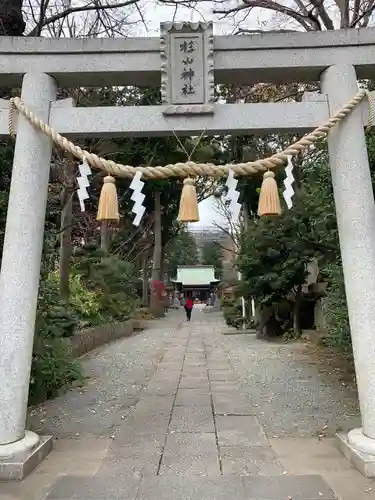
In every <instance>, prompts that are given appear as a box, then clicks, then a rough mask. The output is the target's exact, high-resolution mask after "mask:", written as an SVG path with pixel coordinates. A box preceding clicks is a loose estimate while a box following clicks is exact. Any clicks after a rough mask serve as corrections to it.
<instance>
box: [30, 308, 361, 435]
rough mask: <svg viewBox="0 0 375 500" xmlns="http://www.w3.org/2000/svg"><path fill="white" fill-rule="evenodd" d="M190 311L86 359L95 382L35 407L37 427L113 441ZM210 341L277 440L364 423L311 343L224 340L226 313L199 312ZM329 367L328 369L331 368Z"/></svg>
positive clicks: (351, 394)
mask: <svg viewBox="0 0 375 500" xmlns="http://www.w3.org/2000/svg"><path fill="white" fill-rule="evenodd" d="M183 319H184V317H183V311H178V312H177V311H171V312H170V313H169V314H168V317H166V318H165V319H163V320H162V321H160V322H154V323H153V324H151V325H150V326H151V328H150V329H148V330H145V331H144V332H141V333H139V334H137V335H135V336H134V337H130V338H125V339H123V340H119V341H117V342H114V343H111V344H109V345H107V346H104V347H102V348H100V349H97V350H96V351H93V352H92V353H90V354H89V355H87V356H85V357H84V358H82V360H83V365H84V369H85V373H86V375H87V376H88V381H87V383H86V384H85V386H84V387H82V388H74V389H72V390H70V391H68V392H67V393H66V394H65V395H63V396H60V397H58V398H56V399H54V400H53V401H47V402H46V403H44V404H43V405H40V406H39V407H37V408H34V409H32V410H31V411H30V414H29V428H31V429H33V430H35V431H37V432H39V433H42V434H52V435H54V436H55V437H57V438H74V437H77V438H78V437H80V436H85V435H89V436H90V435H91V436H101V437H110V436H112V435H113V434H114V432H115V431H116V429H117V428H118V427H119V426H120V425H121V422H122V420H123V419H124V418H125V417H126V416H127V415H128V414H129V413H130V412H131V411H132V409H133V408H134V406H135V404H136V402H137V401H138V400H139V397H140V394H141V391H142V389H143V388H144V387H145V386H147V384H148V381H149V380H150V378H151V377H152V375H153V374H154V373H155V371H156V368H157V364H158V362H159V361H160V360H161V359H162V357H163V355H164V353H165V352H166V349H167V348H168V346H169V345H170V344H171V343H174V344H178V343H179V342H180V340H179V339H177V338H176V335H174V331H175V329H176V328H178V325H179V324H180V322H181V320H183ZM192 320H193V322H194V324H195V325H196V328H197V329H199V330H200V331H201V332H202V336H203V337H205V338H206V339H207V340H208V341H209V342H213V343H215V344H217V345H221V346H222V347H223V348H224V350H225V351H226V352H227V354H228V356H229V357H230V360H231V363H232V365H233V367H234V368H235V370H236V371H237V373H238V375H239V376H240V379H241V389H242V391H243V392H244V393H245V394H246V396H247V397H248V398H249V399H250V401H251V402H252V404H253V405H254V408H255V410H256V413H257V416H258V418H259V421H260V423H261V425H262V426H263V428H264V431H265V432H266V434H267V435H268V436H269V437H282V436H291V437H298V436H316V435H320V434H321V435H324V436H332V435H334V434H335V432H336V431H337V430H341V429H343V430H348V429H350V428H353V427H358V426H359V425H360V417H359V410H358V403H357V395H356V392H355V390H354V389H353V388H351V387H348V386H347V385H342V383H341V382H340V380H339V379H338V377H337V376H336V375H335V372H334V371H332V372H330V371H327V370H326V371H324V370H323V372H324V373H322V370H321V368H322V364H324V362H325V361H324V359H322V360H321V363H320V362H318V363H317V362H316V359H315V360H313V359H312V355H311V353H310V349H309V347H308V346H306V345H305V344H303V343H300V342H296V343H289V344H280V343H273V342H266V341H261V340H257V339H256V338H255V335H251V334H250V335H230V336H229V335H222V332H223V331H224V330H225V329H226V327H225V325H224V323H223V320H222V318H221V315H220V314H218V313H207V314H205V313H203V312H202V311H200V310H199V309H198V308H197V309H195V310H194V313H193V318H192ZM323 368H324V366H323Z"/></svg>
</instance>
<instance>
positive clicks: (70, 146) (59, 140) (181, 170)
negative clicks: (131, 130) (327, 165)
mask: <svg viewBox="0 0 375 500" xmlns="http://www.w3.org/2000/svg"><path fill="white" fill-rule="evenodd" d="M364 97H367V99H368V105H369V113H368V125H367V128H366V130H367V131H368V130H369V129H370V128H371V126H372V123H373V120H374V105H373V102H372V99H371V94H370V92H369V91H368V90H367V89H361V90H359V91H358V92H357V94H356V95H355V96H354V97H353V98H352V99H351V100H350V101H349V102H348V103H347V104H345V105H344V106H343V107H342V108H341V109H340V110H339V111H338V112H337V113H336V114H335V115H334V116H332V117H331V118H329V119H328V120H327V121H326V122H325V123H323V124H322V125H320V126H319V127H317V128H316V129H315V130H313V131H312V132H311V133H309V134H306V135H305V136H303V137H302V138H301V139H300V140H298V141H297V142H295V143H294V144H292V145H291V146H289V147H287V148H286V149H284V151H282V152H281V153H276V154H274V155H272V156H270V157H269V158H264V159H261V160H256V161H249V162H245V163H237V164H233V165H232V164H227V165H214V164H212V163H195V162H193V161H187V162H186V163H176V164H174V165H172V164H169V165H166V166H164V167H163V166H156V167H152V166H147V167H132V166H130V165H122V164H120V163H116V162H114V161H111V160H106V159H104V158H101V157H100V156H97V155H96V154H94V153H90V152H89V151H86V150H84V149H81V148H80V147H79V146H77V145H75V144H74V143H72V142H71V141H69V140H68V139H67V138H66V137H63V136H62V135H60V134H59V133H58V132H56V130H54V129H53V128H52V127H50V126H49V125H47V124H46V123H43V122H42V121H41V120H40V119H39V118H38V117H37V116H36V115H35V113H34V112H33V111H31V110H30V109H28V108H27V107H26V105H25V104H24V103H23V102H22V101H21V99H20V98H19V97H13V98H11V99H10V101H9V133H10V135H11V136H12V137H13V138H14V137H15V131H14V123H13V114H14V109H17V110H18V111H19V112H20V113H21V114H22V115H23V116H24V117H25V118H27V119H28V120H29V121H30V123H32V125H33V126H34V127H35V128H37V129H39V130H41V131H42V132H43V133H44V134H46V135H47V136H48V137H51V138H52V140H53V142H54V143H55V144H57V145H58V146H60V148H62V149H63V150H65V151H67V152H69V153H71V154H72V155H73V156H75V157H76V158H78V159H79V160H83V159H85V158H86V160H87V161H88V163H89V164H90V165H91V166H92V167H93V168H98V169H100V170H104V171H105V172H107V174H112V175H117V176H121V177H133V176H134V175H135V173H136V172H137V171H141V172H142V177H143V178H145V179H166V178H167V177H195V176H205V177H222V176H226V175H228V171H229V169H232V170H233V172H234V174H235V175H236V176H246V175H252V174H257V173H258V172H264V171H265V170H268V169H273V168H275V167H277V166H279V165H283V164H284V163H286V161H287V157H288V156H296V155H298V154H299V153H300V152H301V151H302V150H304V149H305V148H307V147H309V146H311V145H312V144H314V143H315V142H316V141H318V140H319V139H321V138H323V137H326V136H327V134H328V132H329V130H330V129H331V128H333V127H334V126H335V125H337V124H338V123H339V122H341V121H342V120H343V119H344V118H345V117H346V116H347V115H348V114H349V113H350V112H351V111H352V110H353V109H354V108H355V107H356V106H357V105H358V104H359V103H360V102H361V101H362V99H363V98H364Z"/></svg>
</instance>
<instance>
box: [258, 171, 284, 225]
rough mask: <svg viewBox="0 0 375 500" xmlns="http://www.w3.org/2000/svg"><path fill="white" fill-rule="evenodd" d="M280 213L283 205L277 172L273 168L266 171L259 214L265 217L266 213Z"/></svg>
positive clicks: (260, 195)
mask: <svg viewBox="0 0 375 500" xmlns="http://www.w3.org/2000/svg"><path fill="white" fill-rule="evenodd" d="M280 214H281V206H280V198H279V191H278V189H277V183H276V181H275V174H274V173H273V172H271V170H267V172H265V173H264V176H263V182H262V187H261V188H260V194H259V203H258V215H259V216H260V217H263V216H265V215H266V216H267V215H280Z"/></svg>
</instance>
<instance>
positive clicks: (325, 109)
mask: <svg viewBox="0 0 375 500" xmlns="http://www.w3.org/2000/svg"><path fill="white" fill-rule="evenodd" d="M41 67H43V68H44V69H43V71H41V70H39V68H41ZM357 78H375V29H374V28H366V29H363V30H346V31H345V30H343V31H336V32H323V33H319V34H317V33H286V34H285V33H284V34H269V35H254V36H246V37H245V36H243V37H213V35H212V25H211V24H203V23H197V24H178V25H172V24H165V25H163V26H162V33H161V39H160V40H159V39H126V40H123V39H121V40H112V39H111V40H109V39H108V40H105V39H98V40H69V39H64V40H54V39H42V38H6V37H5V38H2V39H1V40H0V80H1V85H2V86H10V87H13V88H16V87H19V86H21V84H22V96H21V97H22V100H23V102H24V103H25V104H26V106H27V107H28V108H30V109H32V110H33V111H34V112H35V114H36V115H37V116H38V117H39V118H40V119H42V120H43V121H44V122H45V123H48V124H49V125H50V126H52V127H53V128H54V129H55V130H57V131H58V132H59V133H61V134H63V135H66V136H68V137H70V138H82V137H95V136H98V137H104V136H112V137H113V136H119V135H121V136H124V135H129V136H155V135H170V134H172V133H173V132H174V133H176V134H178V135H183V134H184V135H198V134H199V133H201V131H202V130H205V133H206V134H207V135H213V134H227V133H236V134H244V133H265V132H270V131H277V132H308V131H311V130H312V129H314V128H315V127H317V126H318V125H319V124H320V123H321V122H324V121H325V120H327V119H328V118H329V116H331V115H332V114H334V113H335V112H336V111H337V110H338V109H340V107H341V106H342V105H344V104H345V103H346V102H347V101H349V100H350V99H351V98H352V97H353V96H354V95H355V94H356V93H357V91H358V84H357ZM318 80H320V82H321V93H320V94H319V93H317V94H315V93H312V94H311V93H310V94H309V93H308V94H305V96H304V99H303V101H302V102H301V103H273V104H216V103H215V102H214V94H213V92H214V85H215V84H218V83H236V84H253V83H254V82H259V81H263V82H275V83H278V82H288V81H318ZM160 84H161V88H162V97H163V104H162V105H161V106H145V107H96V108H75V107H74V106H73V102H72V101H71V100H65V101H63V102H56V93H57V86H59V87H75V86H104V85H137V86H142V85H145V86H148V85H160ZM7 107H8V103H7V102H5V101H0V135H1V136H6V135H7V134H8V110H7ZM366 121H367V108H366V106H365V105H360V106H358V107H357V108H356V109H355V110H354V111H353V112H351V114H350V115H349V116H347V117H346V118H345V120H344V121H343V122H342V123H341V124H339V125H338V126H337V127H335V129H334V130H332V132H330V134H329V137H328V146H329V156H330V164H331V172H332V183H333V188H334V196H335V204H336V212H337V221H338V228H339V235H340V247H341V255H342V262H343V269H344V276H345V286H346V294H347V302H348V309H349V317H350V326H351V333H352V339H353V349H354V357H355V364H356V373H357V381H358V391H359V399H360V407H361V415H362V428H361V429H356V430H352V431H350V432H349V434H348V435H342V436H341V437H340V443H341V446H342V449H343V450H344V451H345V453H346V455H347V456H348V457H349V458H350V459H351V460H353V463H355V465H356V466H357V467H359V468H360V470H361V471H362V472H363V473H365V474H366V475H369V476H375V392H374V388H375V364H374V363H373V360H374V355H375V337H374V332H375V314H374V304H375V204H374V196H373V191H372V184H371V177H370V170H369V163H368V157H367V151H366V142H365V135H364V123H366ZM16 129H17V140H16V146H15V156H14V165H13V174H12V183H11V189H10V198H9V208H8V217H7V224H6V233H5V242H4V251H3V257H2V267H1V276H0V460H1V467H0V478H7V477H9V476H10V474H11V473H13V474H14V470H15V464H18V469H17V474H16V475H18V477H22V475H23V471H24V466H25V464H26V463H28V464H29V468H30V464H31V463H32V464H33V466H35V465H36V464H37V462H38V460H39V459H41V458H43V456H45V454H46V453H48V451H49V449H50V446H51V441H50V439H49V438H40V437H39V436H37V435H36V434H34V433H31V432H27V431H25V420H26V411H27V394H28V387H29V377H30V366H31V354H32V346H33V336H34V324H35V313H36V305H37V297H38V284H39V273H40V261H41V252H42V242H43V231H44V219H45V208H46V200H47V190H48V180H49V168H50V159H51V149H52V143H51V140H50V139H49V138H48V137H47V136H45V135H43V134H42V133H41V132H40V131H38V130H36V129H35V128H34V127H33V126H32V125H31V124H30V123H29V121H28V120H27V119H25V118H24V117H23V116H19V117H18V123H17V125H16ZM7 457H8V458H7ZM14 457H16V458H14Z"/></svg>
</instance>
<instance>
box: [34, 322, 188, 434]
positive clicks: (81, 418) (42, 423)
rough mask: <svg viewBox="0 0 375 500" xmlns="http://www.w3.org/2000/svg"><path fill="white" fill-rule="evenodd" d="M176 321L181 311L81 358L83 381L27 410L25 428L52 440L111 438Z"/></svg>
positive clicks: (148, 374) (132, 405)
mask: <svg viewBox="0 0 375 500" xmlns="http://www.w3.org/2000/svg"><path fill="white" fill-rule="evenodd" d="M180 321H181V316H180V315H178V314H176V313H174V314H173V313H172V314H169V315H168V316H167V317H166V318H165V319H164V320H163V321H162V322H150V324H149V326H150V329H147V330H144V331H143V332H140V333H138V334H135V335H134V336H132V337H128V338H124V339H121V340H118V341H115V342H112V343H110V344H108V345H106V346H103V347H100V348H98V349H96V350H95V351H92V352H91V353H89V354H87V355H86V356H84V357H82V358H81V359H82V364H83V368H84V372H85V375H86V376H87V377H88V378H87V381H86V383H85V385H84V386H83V387H77V388H73V389H71V390H69V391H68V392H67V393H66V394H64V395H62V396H60V397H57V398H55V399H54V400H50V401H47V402H45V403H44V404H41V405H39V406H37V407H35V408H32V409H30V412H29V417H28V427H29V428H30V429H31V430H34V431H35V432H38V433H40V434H46V435H53V436H54V437H55V438H79V437H82V436H100V437H110V436H112V435H113V434H114V432H115V431H116V429H117V428H118V427H119V425H120V424H121V422H122V421H123V419H124V418H125V417H126V416H127V415H128V414H129V413H130V412H131V411H132V408H134V406H135V404H136V403H137V401H138V400H139V397H140V394H141V391H142V389H143V388H144V387H146V386H147V383H148V381H149V380H150V378H151V377H152V375H153V374H154V372H155V371H156V369H157V365H158V363H159V361H160V359H161V358H162V357H163V355H164V353H165V352H166V350H167V348H168V346H169V344H170V342H171V341H172V339H173V332H174V331H175V328H176V326H177V325H178V324H179V323H180Z"/></svg>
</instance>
